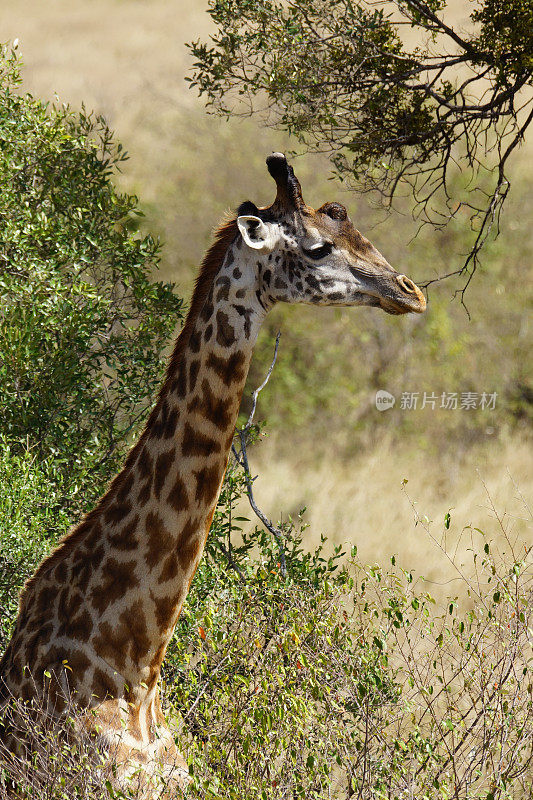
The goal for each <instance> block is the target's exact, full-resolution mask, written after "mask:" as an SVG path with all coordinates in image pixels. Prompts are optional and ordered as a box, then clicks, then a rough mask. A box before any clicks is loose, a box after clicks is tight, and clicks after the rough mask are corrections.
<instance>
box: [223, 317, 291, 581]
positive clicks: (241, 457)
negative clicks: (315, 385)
mask: <svg viewBox="0 0 533 800" xmlns="http://www.w3.org/2000/svg"><path fill="white" fill-rule="evenodd" d="M280 337H281V331H278V334H277V336H276V344H275V346H274V357H273V359H272V363H271V364H270V367H269V369H268V372H267V374H266V377H265V380H264V381H263V383H262V384H261V385H260V386H258V387H257V389H256V390H255V391H254V392H253V394H252V409H251V411H250V414H249V416H248V419H247V421H246V424H245V425H244V426H243V427H242V428H241V429H240V430H238V431H237V435H238V437H239V442H240V445H241V452H240V453H238V452H237V449H236V447H235V445H232V447H231V451H232V453H233V455H234V457H235V460H236V461H237V463H238V464H240V466H241V467H242V468H243V470H244V479H245V481H246V494H247V496H248V500H249V502H250V506H251V507H252V510H253V512H254V514H255V515H256V517H258V518H259V519H260V520H261V522H262V523H263V525H264V526H265V528H266V529H267V530H268V531H270V533H271V534H272V536H273V537H274V538H275V539H276V541H277V543H278V546H279V560H280V569H281V574H282V575H283V577H285V576H286V574H287V563H286V560H285V547H284V543H283V533H282V531H281V530H280V529H279V528H277V527H276V526H275V525H274V524H273V522H272V521H271V520H269V519H268V517H267V516H266V515H265V514H264V513H263V512H262V511H261V509H260V508H259V506H258V505H257V503H256V502H255V498H254V493H253V488H252V485H253V481H254V480H255V478H252V477H251V474H250V465H249V463H248V453H247V450H246V437H247V435H248V434H249V432H250V429H251V427H252V425H253V420H254V415H255V409H256V406H257V398H258V396H259V392H261V391H262V390H263V389H264V388H265V386H266V385H267V383H268V381H269V379H270V376H271V375H272V370H273V369H274V365H275V363H276V359H277V357H278V347H279V340H280Z"/></svg>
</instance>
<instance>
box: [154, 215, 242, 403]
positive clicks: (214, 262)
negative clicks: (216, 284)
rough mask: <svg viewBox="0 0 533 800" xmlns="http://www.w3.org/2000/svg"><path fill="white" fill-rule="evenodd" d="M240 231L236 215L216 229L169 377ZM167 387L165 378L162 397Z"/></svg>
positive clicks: (178, 341) (198, 279) (177, 341)
mask: <svg viewBox="0 0 533 800" xmlns="http://www.w3.org/2000/svg"><path fill="white" fill-rule="evenodd" d="M238 232H239V229H238V227H237V220H236V218H235V217H230V218H229V219H226V220H224V221H223V222H222V223H221V225H220V226H219V227H218V228H217V229H216V231H215V241H214V242H213V244H212V245H211V247H210V248H209V250H208V251H207V253H206V254H205V256H204V259H203V261H202V263H201V266H200V270H199V272H198V276H197V278H196V282H195V285H194V291H193V295H192V298H191V304H190V306H189V313H188V314H187V319H186V320H185V324H184V326H183V328H182V329H181V331H180V334H179V336H178V338H177V340H176V344H175V346H174V350H173V352H172V356H171V358H170V361H169V364H168V369H167V379H168V375H169V374H170V373H171V372H172V371H173V370H174V368H175V367H176V366H177V365H178V363H179V362H180V361H181V359H182V357H183V354H184V352H185V350H186V348H187V345H188V343H189V338H190V335H191V333H192V331H193V330H194V326H195V323H196V320H197V318H198V315H199V313H200V311H201V310H202V308H203V306H204V303H205V301H206V299H207V296H208V294H209V292H210V290H211V287H212V286H213V281H214V279H215V276H216V275H217V273H218V271H219V269H220V267H221V266H222V262H223V261H224V257H225V255H226V253H227V250H228V248H229V246H230V245H231V243H232V242H233V240H234V239H235V237H236V235H237V234H238ZM166 389H167V380H165V382H164V383H163V386H162V387H161V391H160V393H159V396H160V397H161V396H162V395H163V394H164V393H165V391H166Z"/></svg>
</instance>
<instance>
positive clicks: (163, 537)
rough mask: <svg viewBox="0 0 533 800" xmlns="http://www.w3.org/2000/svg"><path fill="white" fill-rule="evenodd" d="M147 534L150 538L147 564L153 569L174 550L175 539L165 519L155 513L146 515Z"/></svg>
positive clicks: (151, 512)
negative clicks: (166, 554)
mask: <svg viewBox="0 0 533 800" xmlns="http://www.w3.org/2000/svg"><path fill="white" fill-rule="evenodd" d="M146 533H147V536H148V543H147V552H146V562H147V564H148V566H149V567H150V569H153V568H154V567H155V565H156V564H157V563H158V561H159V560H160V559H161V558H162V557H163V555H164V554H165V553H167V552H168V551H169V550H172V548H173V547H174V544H175V539H174V536H173V535H172V533H171V532H170V531H169V530H168V528H167V527H166V525H165V522H164V520H163V518H162V517H161V516H160V515H159V514H158V513H157V512H153V511H150V512H149V513H148V514H147V515H146Z"/></svg>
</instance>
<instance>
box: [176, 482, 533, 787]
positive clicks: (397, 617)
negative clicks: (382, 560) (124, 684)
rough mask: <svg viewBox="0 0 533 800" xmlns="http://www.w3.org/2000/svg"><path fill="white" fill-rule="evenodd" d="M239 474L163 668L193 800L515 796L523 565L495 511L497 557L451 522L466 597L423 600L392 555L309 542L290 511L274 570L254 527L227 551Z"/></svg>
mask: <svg viewBox="0 0 533 800" xmlns="http://www.w3.org/2000/svg"><path fill="white" fill-rule="evenodd" d="M239 485H240V488H241V490H242V487H243V484H242V475H240V474H239V472H238V470H237V468H236V467H232V468H231V469H230V472H229V478H228V481H227V483H226V487H225V493H224V495H223V497H222V502H221V504H219V509H218V513H217V517H216V520H215V525H214V527H213V529H212V532H211V534H210V539H211V545H210V552H209V553H208V555H207V558H206V559H205V560H204V561H203V563H202V564H201V566H200V569H199V574H198V576H197V579H196V581H195V583H194V584H193V586H192V589H191V592H190V594H189V596H188V598H187V601H186V605H185V607H184V611H183V613H182V616H181V618H180V620H179V623H178V627H177V629H176V634H175V636H174V639H173V640H172V643H171V647H170V650H169V654H168V658H167V662H166V667H165V675H164V682H165V687H166V699H167V703H170V705H171V706H172V707H174V709H176V710H177V711H178V712H179V716H180V717H181V720H182V725H181V732H180V737H179V738H180V740H181V741H180V747H181V748H182V750H183V751H184V752H187V754H188V760H189V763H190V766H191V771H192V773H193V775H194V783H193V785H192V787H191V790H190V794H191V796H193V797H196V796H197V797H202V798H215V797H230V798H234V799H235V800H237V799H238V800H245V799H246V800H248V798H251V797H261V798H265V800H266V799H267V798H272V800H274V798H276V800H278V798H280V797H291V798H296V797H302V798H328V797H336V798H348V797H352V796H355V797H360V798H368V800H370V798H372V800H374V798H380V797H383V798H398V800H399V799H400V798H406V797H417V798H418V797H420V798H434V799H435V800H444V799H445V798H451V797H457V798H464V800H473V799H474V798H479V800H481V798H482V799H483V800H495V799H496V798H508V799H509V800H511V798H513V800H517V799H518V798H523V800H525V798H528V797H530V793H531V790H532V788H533V784H532V775H533V747H532V745H533V685H532V684H533V681H532V671H531V667H532V664H533V658H532V652H531V642H530V640H529V638H528V636H529V634H528V630H529V629H530V626H531V608H532V601H533V570H532V568H533V562H532V561H531V549H530V548H529V549H528V548H527V547H523V546H522V544H521V543H519V542H516V541H514V540H512V538H511V536H510V534H509V531H508V528H507V525H506V520H505V518H501V517H500V516H499V515H498V514H497V512H496V510H495V509H493V512H494V514H495V517H496V519H497V521H498V522H497V527H500V531H499V533H500V535H501V540H502V541H503V542H504V545H505V552H499V551H498V550H497V549H496V548H495V547H494V546H493V545H492V543H491V540H490V538H489V536H485V535H484V534H483V533H481V531H479V530H478V531H476V530H467V531H464V532H463V534H465V535H469V536H470V537H471V538H472V559H473V560H472V571H471V574H470V572H469V571H468V569H467V567H466V566H465V565H460V564H457V565H456V566H457V571H458V578H459V580H460V581H461V584H462V586H461V589H460V592H461V594H462V595H463V597H464V596H466V602H465V601H464V600H463V601H462V602H460V601H459V599H458V598H457V597H456V598H454V599H450V601H449V602H448V604H447V606H446V608H438V607H437V606H436V604H435V601H434V600H433V598H432V597H431V595H430V594H429V592H427V591H425V590H424V586H423V579H422V583H421V582H420V580H419V581H415V579H414V578H413V575H412V574H411V573H410V572H409V571H407V570H402V569H399V568H398V567H397V566H396V563H395V559H394V557H393V558H392V559H391V567H390V569H384V568H382V567H380V566H378V565H375V566H364V565H363V564H361V563H360V562H359V561H358V559H357V552H356V548H353V550H352V556H351V559H350V560H349V562H346V561H345V560H344V559H343V560H341V558H342V556H343V554H342V553H341V551H340V548H337V549H335V550H334V552H333V555H332V556H331V557H329V558H327V557H326V556H325V554H324V547H325V542H324V541H323V542H322V544H321V546H320V547H319V548H318V550H317V551H316V552H315V553H311V554H310V553H306V552H305V550H304V549H303V547H302V541H303V535H304V529H305V525H304V524H303V522H302V520H301V519H298V520H296V521H294V522H293V521H291V520H289V521H288V522H287V524H286V525H285V526H284V527H283V532H284V536H285V556H286V564H287V573H286V575H285V576H283V575H282V572H281V570H280V563H279V551H278V547H277V544H276V543H275V542H273V540H272V537H271V536H270V535H267V534H265V532H264V531H261V530H256V531H255V534H254V535H252V536H243V537H242V542H241V543H240V544H239V545H238V546H236V547H231V543H230V536H231V533H230V532H231V531H232V530H235V529H238V528H239V527H240V520H239V519H235V516H234V510H233V505H234V503H235V500H236V497H237V496H238V492H239ZM418 522H419V524H420V526H421V527H425V528H426V533H427V535H430V536H432V535H433V534H432V533H431V530H430V528H429V525H428V523H427V521H425V520H423V519H421V518H420V517H418ZM450 525H451V521H450V516H449V515H447V517H446V519H445V521H444V528H443V531H444V533H445V534H446V535H447V536H448V537H449V535H450V531H449V528H450ZM493 533H494V535H496V534H497V533H498V530H497V529H496V530H494V531H493ZM475 537H477V539H476V538H475ZM493 549H494V553H493V552H492V551H493ZM442 557H443V558H450V559H452V560H453V556H452V555H451V553H448V551H447V550H446V547H445V546H443V547H442ZM463 589H464V590H466V591H465V592H463V591H462V590H463Z"/></svg>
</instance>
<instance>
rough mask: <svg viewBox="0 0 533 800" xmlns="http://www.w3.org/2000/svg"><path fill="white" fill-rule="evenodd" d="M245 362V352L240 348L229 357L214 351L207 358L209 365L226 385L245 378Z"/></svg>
mask: <svg viewBox="0 0 533 800" xmlns="http://www.w3.org/2000/svg"><path fill="white" fill-rule="evenodd" d="M245 362H246V356H245V354H244V353H243V352H242V351H241V350H238V351H237V352H236V353H232V354H231V356H230V357H229V358H227V359H226V358H220V357H219V356H217V355H215V354H214V353H210V354H209V357H208V359H207V366H208V367H209V368H210V369H212V370H213V372H215V373H216V374H217V375H218V377H219V378H220V380H221V381H222V382H223V383H225V384H226V386H231V384H232V383H235V382H236V381H239V382H240V381H243V380H244V378H245V374H244V365H245Z"/></svg>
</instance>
